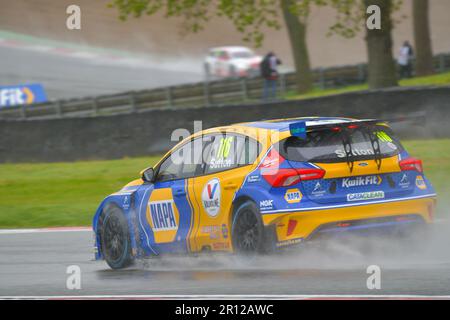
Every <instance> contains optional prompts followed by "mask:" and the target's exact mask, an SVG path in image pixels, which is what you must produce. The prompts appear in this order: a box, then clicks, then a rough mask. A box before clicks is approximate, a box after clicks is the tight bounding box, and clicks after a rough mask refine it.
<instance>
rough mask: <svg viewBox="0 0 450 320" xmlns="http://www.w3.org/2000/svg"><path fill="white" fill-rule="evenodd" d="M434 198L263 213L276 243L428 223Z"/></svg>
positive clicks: (296, 241)
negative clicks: (274, 231) (333, 233)
mask: <svg viewBox="0 0 450 320" xmlns="http://www.w3.org/2000/svg"><path fill="white" fill-rule="evenodd" d="M435 207H436V197H435V196H430V197H424V198H420V199H414V200H403V201H393V202H386V203H377V204H367V205H358V206H346V207H340V208H330V209H320V210H311V211H298V212H285V213H283V212H281V213H271V214H264V215H263V222H264V225H266V226H273V227H274V228H275V230H276V236H277V241H278V242H277V246H280V247H281V246H284V245H291V244H296V243H299V242H302V241H303V240H309V239H311V238H313V237H315V236H317V235H319V234H325V233H332V232H342V233H345V232H346V231H355V230H360V231H363V230H365V229H373V228H377V229H390V228H393V227H396V226H406V225H410V224H413V223H422V224H423V223H431V222H432V220H433V213H434V211H435Z"/></svg>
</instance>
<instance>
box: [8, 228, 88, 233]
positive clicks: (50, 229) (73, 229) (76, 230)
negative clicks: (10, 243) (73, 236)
mask: <svg viewBox="0 0 450 320" xmlns="http://www.w3.org/2000/svg"><path fill="white" fill-rule="evenodd" d="M86 231H92V228H91V227H61V228H36V229H0V234H22V233H51V232H86Z"/></svg>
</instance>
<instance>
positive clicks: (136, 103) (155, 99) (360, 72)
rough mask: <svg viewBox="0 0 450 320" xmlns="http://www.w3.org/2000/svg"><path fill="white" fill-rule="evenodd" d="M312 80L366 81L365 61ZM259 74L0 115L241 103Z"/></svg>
mask: <svg viewBox="0 0 450 320" xmlns="http://www.w3.org/2000/svg"><path fill="white" fill-rule="evenodd" d="M434 66H435V70H436V72H437V73H442V72H445V71H448V70H450V53H446V54H439V55H436V56H435V57H434ZM313 79H314V84H315V85H316V86H318V87H320V88H323V89H325V88H338V87H342V86H345V85H351V84H360V83H364V82H366V81H367V65H366V64H358V65H347V66H340V67H331V68H319V69H314V70H313ZM278 81H279V90H278V94H279V95H280V96H281V97H283V96H285V94H286V93H287V92H289V91H292V90H295V86H296V82H295V74H294V73H293V72H291V73H284V74H281V75H280V77H279V80H278ZM262 90H263V79H262V78H261V77H255V78H242V79H226V80H217V81H209V82H199V83H193V84H185V85H178V86H171V87H164V88H156V89H150V90H140V91H129V92H123V93H119V94H112V95H102V96H96V97H85V98H78V99H66V100H55V101H50V102H47V103H41V104H33V105H22V106H15V107H6V108H1V109H0V119H39V118H41V119H42V118H45V119H48V118H63V117H86V116H98V115H111V114H119V113H131V112H140V111H144V110H148V109H155V108H186V107H204V106H214V105H225V104H237V103H239V104H243V103H248V102H254V101H255V100H258V99H261V95H262Z"/></svg>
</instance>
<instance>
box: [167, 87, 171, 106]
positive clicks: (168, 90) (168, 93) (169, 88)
mask: <svg viewBox="0 0 450 320" xmlns="http://www.w3.org/2000/svg"><path fill="white" fill-rule="evenodd" d="M166 99H167V106H168V107H173V95H172V87H171V86H168V87H167V89H166Z"/></svg>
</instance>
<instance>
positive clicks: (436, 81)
mask: <svg viewBox="0 0 450 320" xmlns="http://www.w3.org/2000/svg"><path fill="white" fill-rule="evenodd" d="M399 84H400V86H402V87H411V86H429V85H436V86H443V85H450V72H446V73H441V74H436V75H432V76H427V77H417V78H411V79H403V80H400V81H399ZM367 89H368V86H367V84H359V85H352V86H346V87H342V88H338V89H321V88H314V89H313V90H312V91H311V92H308V93H305V94H300V95H299V94H296V93H294V92H289V93H287V94H286V98H287V99H307V98H317V97H323V96H329V95H333V94H339V93H346V92H353V91H361V90H367Z"/></svg>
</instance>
